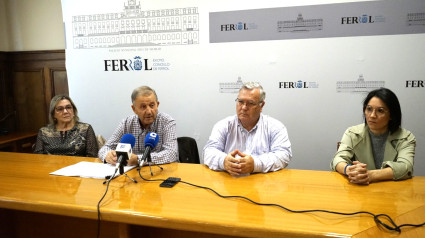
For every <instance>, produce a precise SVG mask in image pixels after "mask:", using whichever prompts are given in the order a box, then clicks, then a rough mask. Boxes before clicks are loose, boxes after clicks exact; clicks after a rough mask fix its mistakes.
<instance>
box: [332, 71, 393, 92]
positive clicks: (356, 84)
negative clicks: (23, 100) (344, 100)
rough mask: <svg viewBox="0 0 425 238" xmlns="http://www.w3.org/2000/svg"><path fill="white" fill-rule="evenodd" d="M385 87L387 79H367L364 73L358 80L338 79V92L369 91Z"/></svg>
mask: <svg viewBox="0 0 425 238" xmlns="http://www.w3.org/2000/svg"><path fill="white" fill-rule="evenodd" d="M383 87H385V81H365V80H364V77H363V74H360V75H359V78H358V79H357V80H356V81H337V82H336V91H337V92H338V93H368V92H370V91H372V90H374V89H378V88H383Z"/></svg>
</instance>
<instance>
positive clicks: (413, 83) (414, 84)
mask: <svg viewBox="0 0 425 238" xmlns="http://www.w3.org/2000/svg"><path fill="white" fill-rule="evenodd" d="M424 85H425V84H424V81H423V80H407V81H406V88H423V87H424Z"/></svg>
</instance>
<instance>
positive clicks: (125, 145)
mask: <svg viewBox="0 0 425 238" xmlns="http://www.w3.org/2000/svg"><path fill="white" fill-rule="evenodd" d="M135 143H136V138H135V137H134V136H133V135H132V134H125V135H123V136H122V137H121V141H120V143H118V145H117V148H116V149H115V152H116V153H117V157H118V159H117V164H116V167H115V171H117V170H118V169H119V170H120V174H123V173H124V166H126V165H127V160H129V159H130V157H131V153H132V148H133V147H134V144H135Z"/></svg>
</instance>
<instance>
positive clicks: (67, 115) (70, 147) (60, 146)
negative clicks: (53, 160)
mask: <svg viewBox="0 0 425 238" xmlns="http://www.w3.org/2000/svg"><path fill="white" fill-rule="evenodd" d="M49 121H50V123H49V125H47V126H45V127H43V128H41V129H40V130H39V132H38V136H37V141H36V143H35V149H34V153H37V154H53V155H71V156H87V157H97V152H98V144H97V140H96V136H95V133H94V130H93V128H92V126H91V125H89V124H87V123H82V122H79V118H78V110H77V107H76V106H75V104H74V102H73V101H72V100H71V98H70V97H68V96H66V95H56V96H54V97H53V98H52V100H51V101H50V110H49Z"/></svg>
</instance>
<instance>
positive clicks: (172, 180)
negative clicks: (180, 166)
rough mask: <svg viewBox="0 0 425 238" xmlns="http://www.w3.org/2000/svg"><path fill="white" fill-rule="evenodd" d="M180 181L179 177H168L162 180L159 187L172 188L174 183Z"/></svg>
mask: <svg viewBox="0 0 425 238" xmlns="http://www.w3.org/2000/svg"><path fill="white" fill-rule="evenodd" d="M179 181H180V178H176V177H168V178H167V179H166V180H164V182H162V183H161V184H160V185H159V186H160V187H166V188H172V187H174V185H176V184H177V183H178V182H179Z"/></svg>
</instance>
